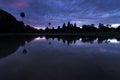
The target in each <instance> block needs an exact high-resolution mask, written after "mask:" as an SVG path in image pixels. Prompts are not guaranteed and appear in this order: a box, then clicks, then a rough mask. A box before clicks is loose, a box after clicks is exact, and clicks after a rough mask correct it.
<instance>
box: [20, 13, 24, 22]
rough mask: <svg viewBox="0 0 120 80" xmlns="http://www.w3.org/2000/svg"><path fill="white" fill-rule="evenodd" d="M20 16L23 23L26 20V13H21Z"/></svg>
mask: <svg viewBox="0 0 120 80" xmlns="http://www.w3.org/2000/svg"><path fill="white" fill-rule="evenodd" d="M20 16H21V18H22V21H23V20H24V17H25V13H24V12H21V13H20Z"/></svg>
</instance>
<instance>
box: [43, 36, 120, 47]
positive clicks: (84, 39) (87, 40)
mask: <svg viewBox="0 0 120 80" xmlns="http://www.w3.org/2000/svg"><path fill="white" fill-rule="evenodd" d="M45 37H46V39H47V40H48V39H53V40H54V39H55V38H56V39H57V40H58V41H60V40H62V42H63V43H64V44H66V43H67V44H68V45H69V44H75V43H76V41H81V42H82V43H91V44H92V43H94V42H95V41H96V42H97V43H98V44H102V43H118V42H119V41H120V38H119V37H97V36H79V35H76V36H75V35H73V36H71V35H59V36H58V35H56V36H55V35H54V36H51V35H47V36H45Z"/></svg>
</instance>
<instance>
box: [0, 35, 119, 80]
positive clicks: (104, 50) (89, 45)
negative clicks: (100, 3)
mask: <svg viewBox="0 0 120 80" xmlns="http://www.w3.org/2000/svg"><path fill="white" fill-rule="evenodd" d="M0 44H1V47H0V80H120V44H119V40H118V39H114V38H113V39H102V40H101V39H99V38H96V39H93V38H92V39H88V38H77V39H75V40H74V39H73V40H71V38H66V39H65V38H63V39H62V38H47V37H34V36H32V37H31V36H27V37H26V36H25V37H21V36H19V37H8V36H7V37H6V36H5V37H2V38H1V40H0Z"/></svg>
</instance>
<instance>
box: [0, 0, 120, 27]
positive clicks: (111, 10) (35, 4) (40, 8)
mask: <svg viewBox="0 0 120 80" xmlns="http://www.w3.org/2000/svg"><path fill="white" fill-rule="evenodd" d="M119 6H120V0H0V9H3V10H5V11H7V12H9V13H11V14H12V15H14V16H15V17H16V18H17V20H22V19H21V17H20V16H19V14H20V12H25V14H26V17H25V18H24V22H25V24H29V25H31V26H34V27H39V28H44V27H47V26H48V23H49V22H51V27H57V26H61V25H62V24H63V23H67V22H68V21H70V22H71V23H77V25H78V26H81V25H83V24H96V25H97V24H99V23H103V24H112V25H114V26H116V25H119V24H120V7H119Z"/></svg>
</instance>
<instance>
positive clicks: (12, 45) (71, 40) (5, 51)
mask: <svg viewBox="0 0 120 80" xmlns="http://www.w3.org/2000/svg"><path fill="white" fill-rule="evenodd" d="M0 37H1V39H0V45H1V46H0V58H3V57H6V56H8V55H10V54H12V53H14V52H15V51H16V50H17V49H18V48H19V47H20V46H22V47H23V51H22V53H23V54H27V52H28V51H27V47H26V46H25V45H26V44H27V43H29V42H30V41H31V40H33V39H34V40H39V39H41V40H48V44H49V45H51V44H52V40H54V39H57V40H58V41H62V42H63V43H64V44H68V45H70V44H76V42H77V41H81V42H82V43H91V44H92V43H94V42H97V43H98V44H101V43H118V42H120V38H119V37H93V36H92V37H91V36H75V35H74V36H71V35H56V36H55V35H52V36H51V35H45V36H39V37H38V36H23V35H22V36H0ZM37 37H38V38H37ZM51 39H52V40H51Z"/></svg>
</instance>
